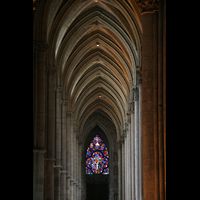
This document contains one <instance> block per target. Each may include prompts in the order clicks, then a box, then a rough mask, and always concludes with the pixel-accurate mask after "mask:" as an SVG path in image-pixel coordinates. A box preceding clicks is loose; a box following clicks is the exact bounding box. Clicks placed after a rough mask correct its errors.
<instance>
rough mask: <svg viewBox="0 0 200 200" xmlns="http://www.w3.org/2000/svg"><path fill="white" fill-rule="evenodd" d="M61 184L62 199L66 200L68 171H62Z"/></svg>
mask: <svg viewBox="0 0 200 200" xmlns="http://www.w3.org/2000/svg"><path fill="white" fill-rule="evenodd" d="M60 173H61V177H60V180H61V183H60V199H61V200H66V174H67V171H61V172H60Z"/></svg>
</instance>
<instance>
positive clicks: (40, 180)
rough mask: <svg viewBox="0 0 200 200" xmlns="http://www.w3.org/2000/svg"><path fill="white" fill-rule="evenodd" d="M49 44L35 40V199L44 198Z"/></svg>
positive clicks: (40, 199) (41, 199)
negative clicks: (47, 57)
mask: <svg viewBox="0 0 200 200" xmlns="http://www.w3.org/2000/svg"><path fill="white" fill-rule="evenodd" d="M47 49H48V45H47V44H45V43H40V42H36V41H34V42H33V60H34V63H33V72H34V85H33V86H34V90H33V92H34V99H33V103H34V110H33V111H34V122H33V124H34V127H33V128H34V130H33V136H34V137H33V150H34V160H33V161H34V163H33V167H34V169H33V172H34V173H33V175H34V176H33V199H34V200H35V199H37V200H43V198H44V153H45V152H46V149H45V132H46V130H45V128H46V123H45V122H46V118H45V114H46V113H45V107H46V105H45V100H46V99H45V98H46V97H45V95H46V91H45V90H46V89H45V88H46V52H47Z"/></svg>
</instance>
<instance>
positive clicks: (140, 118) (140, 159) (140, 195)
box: [138, 82, 143, 200]
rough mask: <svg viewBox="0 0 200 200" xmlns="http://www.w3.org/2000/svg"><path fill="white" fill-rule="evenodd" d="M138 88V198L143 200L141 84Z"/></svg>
mask: <svg viewBox="0 0 200 200" xmlns="http://www.w3.org/2000/svg"><path fill="white" fill-rule="evenodd" d="M138 88H139V197H140V200H142V199H143V193H142V106H141V104H142V82H140V84H139V85H138Z"/></svg>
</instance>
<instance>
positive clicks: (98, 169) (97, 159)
mask: <svg viewBox="0 0 200 200" xmlns="http://www.w3.org/2000/svg"><path fill="white" fill-rule="evenodd" d="M86 174H109V156H108V150H107V148H106V145H105V144H104V143H103V140H102V139H101V138H100V137H99V136H98V135H96V136H95V137H94V138H93V140H92V142H91V143H90V145H89V147H88V149H87V153H86Z"/></svg>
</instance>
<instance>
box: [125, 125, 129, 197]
mask: <svg viewBox="0 0 200 200" xmlns="http://www.w3.org/2000/svg"><path fill="white" fill-rule="evenodd" d="M124 158H125V162H124V170H125V177H124V178H125V180H124V181H125V184H124V186H125V188H124V192H125V194H124V196H125V200H128V187H127V185H128V183H127V181H128V173H127V171H128V170H127V168H128V165H127V160H128V158H127V131H126V127H125V130H124Z"/></svg>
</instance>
